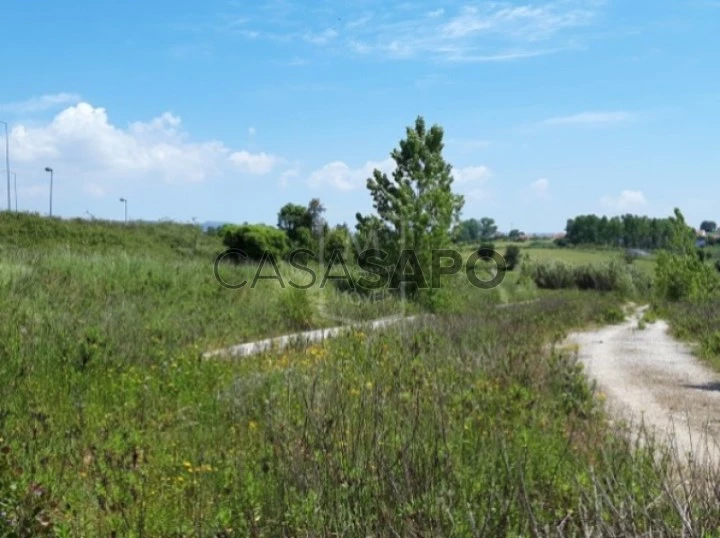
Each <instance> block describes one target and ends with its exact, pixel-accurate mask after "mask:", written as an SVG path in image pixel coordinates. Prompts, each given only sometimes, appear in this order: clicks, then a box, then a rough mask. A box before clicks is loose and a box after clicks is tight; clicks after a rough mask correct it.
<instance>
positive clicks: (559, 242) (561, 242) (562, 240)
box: [553, 237, 570, 248]
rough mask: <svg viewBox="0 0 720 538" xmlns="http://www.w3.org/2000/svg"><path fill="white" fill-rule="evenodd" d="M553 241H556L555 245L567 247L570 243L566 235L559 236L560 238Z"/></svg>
mask: <svg viewBox="0 0 720 538" xmlns="http://www.w3.org/2000/svg"><path fill="white" fill-rule="evenodd" d="M553 243H555V246H558V247H560V248H565V247H567V246H568V245H570V242H569V241H568V240H567V239H565V238H564V237H559V238H557V239H555V240H553Z"/></svg>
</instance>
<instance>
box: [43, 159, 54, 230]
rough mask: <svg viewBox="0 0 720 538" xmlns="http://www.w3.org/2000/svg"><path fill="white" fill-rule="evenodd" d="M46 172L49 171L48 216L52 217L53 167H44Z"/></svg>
mask: <svg viewBox="0 0 720 538" xmlns="http://www.w3.org/2000/svg"><path fill="white" fill-rule="evenodd" d="M45 171H46V172H50V216H51V217H52V187H53V169H52V168H50V167H49V166H46V167H45Z"/></svg>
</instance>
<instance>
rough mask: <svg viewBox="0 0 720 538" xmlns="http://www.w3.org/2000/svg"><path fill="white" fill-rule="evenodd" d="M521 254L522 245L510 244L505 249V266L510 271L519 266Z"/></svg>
mask: <svg viewBox="0 0 720 538" xmlns="http://www.w3.org/2000/svg"><path fill="white" fill-rule="evenodd" d="M521 256H522V254H520V247H518V246H517V245H508V246H507V248H506V249H505V254H504V255H503V258H505V268H506V269H507V270H508V271H512V270H513V269H515V267H517V265H518V264H519V263H520V258H521Z"/></svg>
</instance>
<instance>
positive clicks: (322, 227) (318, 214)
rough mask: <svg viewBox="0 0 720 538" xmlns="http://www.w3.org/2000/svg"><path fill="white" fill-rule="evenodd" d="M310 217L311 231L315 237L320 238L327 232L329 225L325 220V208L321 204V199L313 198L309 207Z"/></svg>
mask: <svg viewBox="0 0 720 538" xmlns="http://www.w3.org/2000/svg"><path fill="white" fill-rule="evenodd" d="M307 212H308V217H309V220H310V231H311V232H312V235H313V237H320V235H321V234H323V233H324V232H325V231H326V228H327V223H326V222H325V219H323V213H325V206H323V205H322V204H321V203H320V199H318V198H313V199H312V200H310V203H309V204H308V207H307Z"/></svg>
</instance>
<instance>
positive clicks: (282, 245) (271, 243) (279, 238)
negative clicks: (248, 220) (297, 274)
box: [223, 224, 290, 260]
mask: <svg viewBox="0 0 720 538" xmlns="http://www.w3.org/2000/svg"><path fill="white" fill-rule="evenodd" d="M223 243H224V244H225V246H226V247H228V248H232V249H239V250H242V251H243V252H245V254H247V255H248V257H249V258H250V259H251V260H260V259H261V258H262V257H263V255H265V254H266V253H267V254H270V255H272V256H273V257H274V258H275V259H276V260H278V259H280V258H282V257H283V256H285V254H287V252H288V250H289V248H290V245H288V239H287V235H286V234H285V232H283V231H282V230H278V229H277V228H273V227H272V226H267V225H264V224H243V225H241V226H237V227H234V228H229V229H227V230H226V231H225V235H224V236H223Z"/></svg>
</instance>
